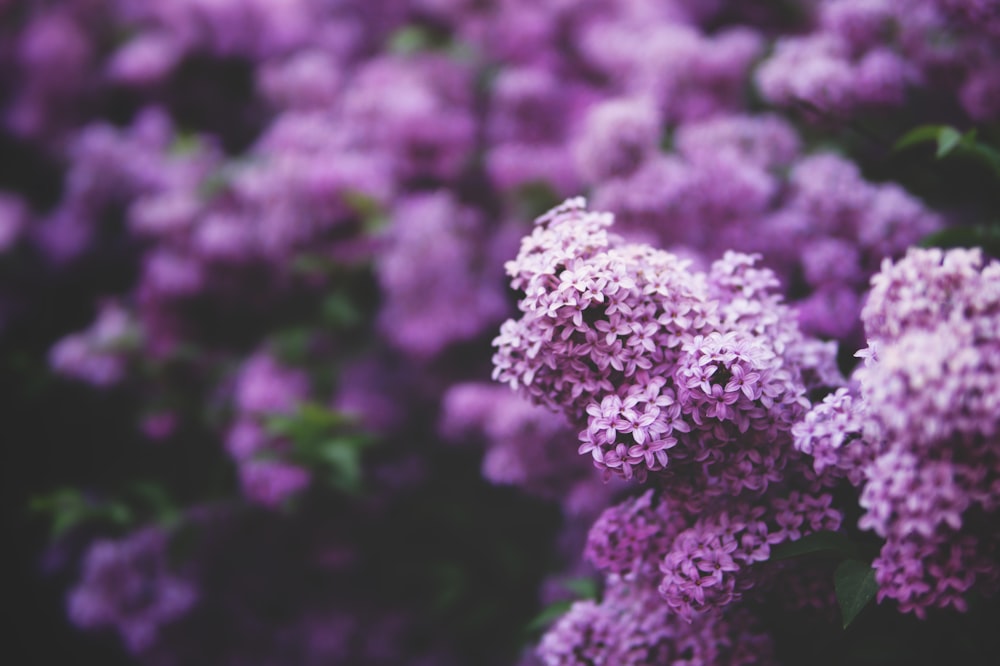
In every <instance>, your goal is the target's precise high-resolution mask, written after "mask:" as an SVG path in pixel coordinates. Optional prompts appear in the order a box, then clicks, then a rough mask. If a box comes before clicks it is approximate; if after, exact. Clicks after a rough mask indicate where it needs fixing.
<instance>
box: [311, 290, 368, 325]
mask: <svg viewBox="0 0 1000 666" xmlns="http://www.w3.org/2000/svg"><path fill="white" fill-rule="evenodd" d="M320 310H321V315H322V317H323V322H324V323H325V324H326V325H328V326H332V327H334V328H351V327H353V326H357V325H358V324H360V323H361V322H362V320H363V317H362V315H361V312H360V311H359V310H358V308H357V306H356V305H355V304H354V302H353V301H352V300H351V299H350V297H349V296H348V295H347V294H344V293H335V294H330V295H329V296H328V297H327V298H326V299H325V300H324V301H323V305H322V306H321V309H320Z"/></svg>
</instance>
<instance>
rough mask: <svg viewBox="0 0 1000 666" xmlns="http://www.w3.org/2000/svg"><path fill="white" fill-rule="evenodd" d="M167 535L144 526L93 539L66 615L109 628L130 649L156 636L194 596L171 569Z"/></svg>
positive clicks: (190, 586)
mask: <svg viewBox="0 0 1000 666" xmlns="http://www.w3.org/2000/svg"><path fill="white" fill-rule="evenodd" d="M168 545H169V535H168V534H167V533H166V532H164V531H163V530H161V529H158V528H152V527H151V528H144V529H142V530H139V531H137V532H133V533H132V534H130V535H128V536H127V537H125V538H123V539H120V540H99V541H95V542H94V543H93V544H92V545H91V546H90V548H89V550H88V551H87V554H86V556H85V558H84V561H83V573H82V577H81V580H80V582H79V583H78V584H77V586H76V587H75V588H74V589H73V590H72V591H71V592H70V594H69V597H68V600H67V605H68V609H69V616H70V619H71V620H72V621H73V622H74V623H75V624H76V625H77V626H80V627H83V628H88V629H89V628H98V627H108V626H110V627H114V628H115V629H117V631H118V633H119V634H121V637H122V639H123V641H124V642H125V645H126V646H127V647H128V649H129V650H130V651H131V652H133V653H139V652H143V651H144V650H147V649H148V648H150V647H152V646H153V644H154V643H155V642H156V641H157V638H158V635H159V633H160V630H161V628H162V627H163V626H164V625H167V624H169V623H170V622H173V621H176V620H178V619H179V618H181V617H182V616H183V615H184V614H185V613H187V612H188V611H189V610H190V609H191V608H192V606H194V604H195V603H196V601H197V599H198V591H197V589H196V588H195V586H194V585H193V583H192V582H191V581H189V580H187V579H186V578H185V577H183V576H182V575H180V574H178V573H174V572H172V571H171V570H170V568H169V566H168V561H167V548H168Z"/></svg>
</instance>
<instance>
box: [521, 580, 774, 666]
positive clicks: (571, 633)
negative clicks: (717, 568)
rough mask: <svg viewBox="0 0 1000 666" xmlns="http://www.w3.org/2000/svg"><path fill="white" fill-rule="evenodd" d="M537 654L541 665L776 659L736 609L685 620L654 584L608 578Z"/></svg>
mask: <svg viewBox="0 0 1000 666" xmlns="http://www.w3.org/2000/svg"><path fill="white" fill-rule="evenodd" d="M538 655H539V656H540V657H541V659H542V661H543V662H544V663H545V664H546V666H586V665H588V664H621V665H622V666H644V665H646V664H684V665H691V666H694V664H719V665H720V666H721V665H727V666H728V665H734V666H735V665H737V664H739V665H744V664H745V665H749V664H770V663H776V662H775V660H774V655H773V648H772V645H771V641H770V639H769V638H768V637H767V636H766V635H765V634H762V633H760V631H759V630H758V629H757V628H756V627H755V626H754V622H753V620H752V619H751V617H750V616H749V614H747V613H746V611H743V610H741V609H739V610H735V611H732V612H728V613H724V614H723V613H715V614H711V615H705V616H702V617H700V618H698V619H697V621H695V622H692V623H686V622H684V621H683V620H680V618H678V617H677V616H676V615H674V614H672V613H671V612H670V610H669V609H667V608H666V607H664V606H663V605H662V603H661V601H660V599H659V597H658V596H657V594H656V591H655V590H654V589H651V588H648V587H645V586H643V585H642V584H636V583H634V582H626V581H622V580H612V581H610V582H609V584H608V586H607V587H606V589H605V591H604V598H603V599H602V600H601V601H599V602H597V601H578V602H576V603H574V604H573V605H572V607H570V609H569V611H567V612H566V614H565V615H563V616H562V617H561V618H560V619H559V620H558V621H557V622H556V624H555V625H554V626H553V627H552V629H551V630H550V631H549V632H548V633H546V634H545V636H544V637H543V638H542V641H541V643H540V645H539V648H538Z"/></svg>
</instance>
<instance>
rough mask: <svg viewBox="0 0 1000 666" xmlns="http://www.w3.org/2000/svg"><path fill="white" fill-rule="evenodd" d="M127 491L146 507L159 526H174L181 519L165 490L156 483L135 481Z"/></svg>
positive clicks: (178, 511)
mask: <svg viewBox="0 0 1000 666" xmlns="http://www.w3.org/2000/svg"><path fill="white" fill-rule="evenodd" d="M129 491H130V493H131V494H132V495H134V496H135V497H136V498H137V499H139V500H141V502H142V503H143V504H144V505H145V506H146V508H147V509H148V510H149V512H150V513H151V514H152V516H153V519H154V520H156V522H158V523H160V524H161V525H174V524H176V523H177V522H178V521H179V520H180V517H181V512H180V510H179V509H178V508H177V506H176V505H175V504H174V501H173V500H172V499H171V498H170V495H169V494H168V493H167V490H166V489H165V488H164V487H163V486H161V485H160V484H158V483H153V482H151V481H136V482H135V483H132V484H131V485H130V486H129Z"/></svg>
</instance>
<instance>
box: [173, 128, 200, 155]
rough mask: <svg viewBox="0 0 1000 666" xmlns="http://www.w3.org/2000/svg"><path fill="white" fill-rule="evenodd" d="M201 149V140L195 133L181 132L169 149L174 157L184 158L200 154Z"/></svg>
mask: <svg viewBox="0 0 1000 666" xmlns="http://www.w3.org/2000/svg"><path fill="white" fill-rule="evenodd" d="M200 149H201V139H199V138H198V135H197V134H194V133H193V132H180V133H178V134H177V136H175V137H174V140H173V142H172V143H171V144H170V148H169V149H168V152H169V154H170V155H171V156H172V157H184V156H186V155H191V154H194V153H196V152H198V151H199V150H200Z"/></svg>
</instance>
